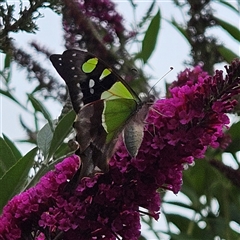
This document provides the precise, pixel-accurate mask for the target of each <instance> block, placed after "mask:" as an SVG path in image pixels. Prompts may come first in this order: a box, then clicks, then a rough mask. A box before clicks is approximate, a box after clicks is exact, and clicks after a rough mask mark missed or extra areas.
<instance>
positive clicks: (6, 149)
mask: <svg viewBox="0 0 240 240" xmlns="http://www.w3.org/2000/svg"><path fill="white" fill-rule="evenodd" d="M16 161H17V158H16V156H15V155H14V153H13V151H12V149H11V146H9V145H8V143H7V141H5V140H4V139H3V138H2V137H0V177H1V176H3V175H4V174H5V172H6V171H8V169H9V168H11V167H12V166H13V165H14V164H15V163H16Z"/></svg>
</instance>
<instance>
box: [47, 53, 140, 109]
mask: <svg viewBox="0 0 240 240" xmlns="http://www.w3.org/2000/svg"><path fill="white" fill-rule="evenodd" d="M50 60H51V62H52V64H53V66H54V67H55V68H56V70H57V71H58V73H59V75H60V76H61V77H62V78H63V79H64V81H65V82H66V84H67V86H68V89H69V94H70V97H71V101H72V104H73V108H74V110H75V111H76V113H78V111H79V109H80V106H81V105H82V104H83V105H85V104H88V103H91V102H94V101H97V100H99V99H101V95H102V93H103V92H105V91H107V90H109V89H110V88H111V87H112V86H113V85H114V83H116V82H121V83H122V84H123V85H124V86H125V89H127V91H128V92H129V93H130V94H131V96H132V98H134V99H135V100H136V101H140V100H139V98H138V96H137V95H136V93H135V92H134V91H133V90H132V89H131V88H130V87H129V86H128V84H127V83H126V82H125V81H124V80H123V79H122V78H121V77H120V76H119V75H117V74H116V73H115V72H114V71H112V69H111V68H110V67H109V66H107V65H106V64H105V63H104V62H103V61H102V60H101V59H99V58H96V56H94V55H92V54H90V53H88V52H84V51H80V50H74V49H71V50H67V51H65V52H64V53H63V54H53V55H51V57H50Z"/></svg>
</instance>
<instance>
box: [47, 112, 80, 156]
mask: <svg viewBox="0 0 240 240" xmlns="http://www.w3.org/2000/svg"><path fill="white" fill-rule="evenodd" d="M75 117H76V113H75V112H74V111H73V110H72V111H70V112H69V113H67V114H66V115H65V116H64V117H63V118H62V119H61V120H60V122H59V123H58V125H57V127H56V128H55V131H54V133H53V138H52V142H51V146H50V149H49V152H48V156H47V160H50V159H51V157H52V156H53V155H54V153H55V152H56V150H57V149H58V148H59V147H60V146H61V144H62V142H63V140H64V139H65V138H66V137H67V136H68V134H69V133H70V131H71V130H72V124H73V121H74V119H75Z"/></svg>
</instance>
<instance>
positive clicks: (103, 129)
mask: <svg viewBox="0 0 240 240" xmlns="http://www.w3.org/2000/svg"><path fill="white" fill-rule="evenodd" d="M50 60H51V62H52V64H53V66H54V67H55V69H56V70H57V72H58V73H59V75H60V76H61V77H62V78H63V79H64V81H65V82H66V84H67V87H68V90H69V95H70V98H71V101H72V105H73V109H74V111H75V112H76V114H77V117H76V121H75V122H74V128H75V130H76V140H77V142H78V144H79V150H78V154H80V157H81V158H82V157H85V159H88V160H85V162H86V161H87V163H84V162H83V165H84V164H85V169H88V170H85V171H88V172H91V171H92V169H93V168H94V167H98V168H99V169H100V170H102V171H103V172H106V171H107V170H108V161H109V159H110V158H111V157H112V155H113V153H114V150H115V146H116V144H117V141H118V138H119V134H121V133H122V135H123V141H124V144H125V146H126V148H127V151H128V153H129V154H130V156H131V157H136V155H137V153H138V149H139V147H140V145H141V143H142V139H143V128H144V120H145V118H146V116H147V113H148V110H149V107H150V105H151V104H152V103H153V100H149V97H145V98H144V99H140V97H139V96H138V95H137V94H136V93H135V92H134V90H133V89H132V88H131V87H130V86H129V85H128V84H127V82H125V81H124V80H123V79H122V77H121V76H120V75H118V74H117V73H116V72H115V71H114V70H113V69H112V68H111V67H109V66H108V65H107V64H106V63H105V62H104V61H103V60H101V59H100V58H98V57H96V56H95V55H93V54H91V53H89V52H85V51H82V50H76V49H70V50H66V51H65V52H63V54H53V55H51V56H50ZM89 159H92V160H89ZM86 165H87V166H86ZM89 169H91V170H89ZM87 174H89V173H87Z"/></svg>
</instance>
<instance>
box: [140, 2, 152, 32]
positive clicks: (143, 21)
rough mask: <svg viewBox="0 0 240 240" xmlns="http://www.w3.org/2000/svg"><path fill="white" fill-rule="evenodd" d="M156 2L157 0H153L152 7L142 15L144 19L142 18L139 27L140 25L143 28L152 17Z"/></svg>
mask: <svg viewBox="0 0 240 240" xmlns="http://www.w3.org/2000/svg"><path fill="white" fill-rule="evenodd" d="M155 4H156V0H153V1H152V4H151V5H150V7H149V8H148V9H147V11H146V13H145V15H144V16H143V17H142V20H141V21H140V23H139V24H138V27H139V28H142V27H143V25H144V24H145V23H146V22H147V20H148V19H149V18H150V16H151V14H152V11H153V8H154V6H155Z"/></svg>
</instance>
